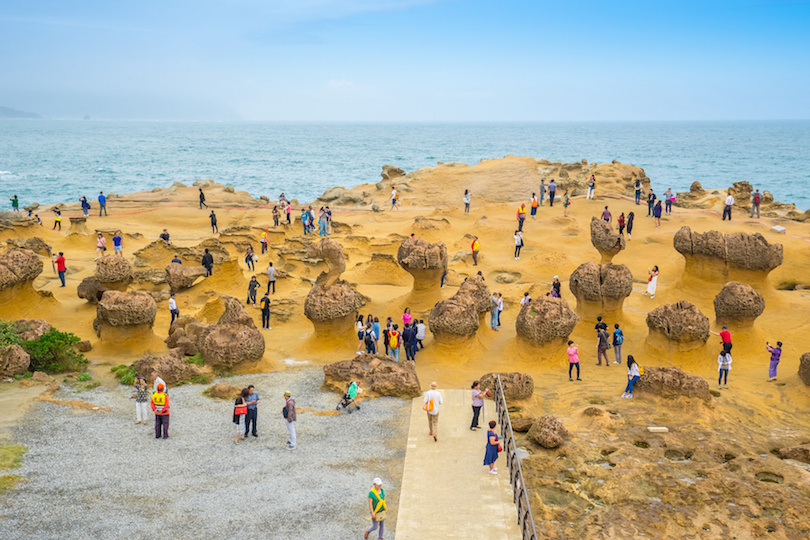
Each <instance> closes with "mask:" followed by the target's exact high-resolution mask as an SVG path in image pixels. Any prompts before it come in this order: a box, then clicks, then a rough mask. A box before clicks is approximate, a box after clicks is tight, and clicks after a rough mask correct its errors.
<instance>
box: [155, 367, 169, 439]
mask: <svg viewBox="0 0 810 540" xmlns="http://www.w3.org/2000/svg"><path fill="white" fill-rule="evenodd" d="M152 373H153V374H154V372H152ZM164 390H166V385H165V384H163V383H160V384H158V385H157V391H156V392H155V393H154V394H152V411H154V413H155V438H156V439H159V438H160V437H161V434H162V435H163V438H164V439H168V438H169V395H168V394H167V393H166V392H164Z"/></svg>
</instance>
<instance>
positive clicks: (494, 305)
mask: <svg viewBox="0 0 810 540" xmlns="http://www.w3.org/2000/svg"><path fill="white" fill-rule="evenodd" d="M489 303H490V307H489V326H490V327H491V328H492V329H493V330H495V331H496V332H497V331H498V293H492V296H490V297H489Z"/></svg>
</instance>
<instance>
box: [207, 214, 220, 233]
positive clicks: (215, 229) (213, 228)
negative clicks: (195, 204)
mask: <svg viewBox="0 0 810 540" xmlns="http://www.w3.org/2000/svg"><path fill="white" fill-rule="evenodd" d="M208 219H210V220H211V232H212V233H214V234H216V233H218V232H219V227H217V215H216V214H215V213H214V211H213V210H211V213H210V214H208Z"/></svg>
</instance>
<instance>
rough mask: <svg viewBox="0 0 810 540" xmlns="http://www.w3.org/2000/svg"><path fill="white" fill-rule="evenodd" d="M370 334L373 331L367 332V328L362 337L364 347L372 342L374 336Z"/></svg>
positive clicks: (369, 345)
mask: <svg viewBox="0 0 810 540" xmlns="http://www.w3.org/2000/svg"><path fill="white" fill-rule="evenodd" d="M372 335H373V332H369V331H368V330H366V335H365V337H364V338H363V341H364V342H365V344H366V347H371V345H372V344H373V343H374V338H372V337H371V336H372Z"/></svg>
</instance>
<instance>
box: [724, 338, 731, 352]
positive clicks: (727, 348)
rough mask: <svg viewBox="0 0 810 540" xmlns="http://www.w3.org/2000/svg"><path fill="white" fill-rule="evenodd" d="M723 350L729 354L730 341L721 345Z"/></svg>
mask: <svg viewBox="0 0 810 540" xmlns="http://www.w3.org/2000/svg"><path fill="white" fill-rule="evenodd" d="M723 350H724V351H726V352H727V353H729V352H731V342H730V341H728V342H726V343H723Z"/></svg>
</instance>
